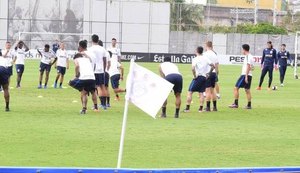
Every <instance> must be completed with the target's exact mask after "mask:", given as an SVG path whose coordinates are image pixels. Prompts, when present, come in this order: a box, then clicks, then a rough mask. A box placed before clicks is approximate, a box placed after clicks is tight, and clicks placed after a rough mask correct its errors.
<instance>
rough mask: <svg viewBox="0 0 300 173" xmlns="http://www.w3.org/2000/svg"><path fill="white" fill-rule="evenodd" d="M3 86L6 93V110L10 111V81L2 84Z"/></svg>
mask: <svg viewBox="0 0 300 173" xmlns="http://www.w3.org/2000/svg"><path fill="white" fill-rule="evenodd" d="M2 88H3V94H4V99H5V111H6V112H8V111H10V110H9V98H10V95H9V83H7V84H5V85H2Z"/></svg>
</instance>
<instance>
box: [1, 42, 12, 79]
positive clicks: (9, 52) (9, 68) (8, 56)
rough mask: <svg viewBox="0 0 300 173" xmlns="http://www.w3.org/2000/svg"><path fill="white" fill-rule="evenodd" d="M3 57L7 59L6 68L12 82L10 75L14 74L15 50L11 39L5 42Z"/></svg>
mask: <svg viewBox="0 0 300 173" xmlns="http://www.w3.org/2000/svg"><path fill="white" fill-rule="evenodd" d="M2 57H3V58H4V59H5V60H6V68H7V71H8V74H9V78H8V82H10V77H11V76H12V75H13V58H14V51H13V50H12V49H11V43H10V42H9V41H8V42H6V43H5V49H4V50H2Z"/></svg>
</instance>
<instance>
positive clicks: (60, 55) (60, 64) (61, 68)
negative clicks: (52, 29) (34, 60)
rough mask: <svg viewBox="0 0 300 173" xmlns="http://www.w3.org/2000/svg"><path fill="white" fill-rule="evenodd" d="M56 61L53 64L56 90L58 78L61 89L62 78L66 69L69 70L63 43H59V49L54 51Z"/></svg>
mask: <svg viewBox="0 0 300 173" xmlns="http://www.w3.org/2000/svg"><path fill="white" fill-rule="evenodd" d="M56 57H57V61H56V64H55V68H56V70H57V76H56V79H55V82H54V88H57V82H58V80H59V78H60V83H59V88H62V84H63V82H64V76H65V74H66V69H69V58H68V54H67V51H66V49H65V44H64V43H63V42H61V43H60V45H59V49H58V50H57V51H56Z"/></svg>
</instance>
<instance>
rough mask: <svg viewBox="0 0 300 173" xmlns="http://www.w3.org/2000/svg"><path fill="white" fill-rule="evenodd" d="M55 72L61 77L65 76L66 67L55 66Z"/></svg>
mask: <svg viewBox="0 0 300 173" xmlns="http://www.w3.org/2000/svg"><path fill="white" fill-rule="evenodd" d="M56 70H57V73H59V74H61V75H65V74H66V67H61V66H57V67H56Z"/></svg>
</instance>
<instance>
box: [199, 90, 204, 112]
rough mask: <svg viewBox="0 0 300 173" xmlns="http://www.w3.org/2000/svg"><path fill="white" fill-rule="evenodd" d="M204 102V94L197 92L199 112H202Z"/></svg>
mask: <svg viewBox="0 0 300 173" xmlns="http://www.w3.org/2000/svg"><path fill="white" fill-rule="evenodd" d="M204 101H205V97H204V94H203V93H201V92H199V104H200V106H199V110H198V111H199V112H203V105H204Z"/></svg>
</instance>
